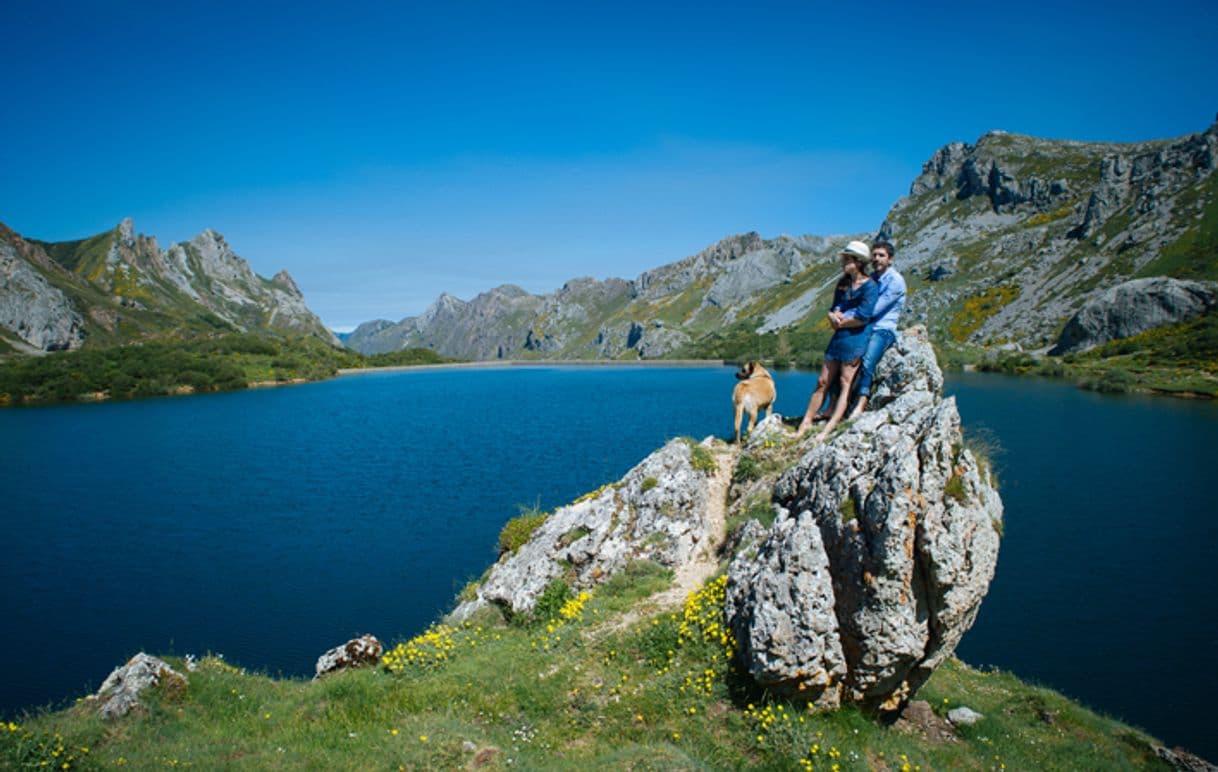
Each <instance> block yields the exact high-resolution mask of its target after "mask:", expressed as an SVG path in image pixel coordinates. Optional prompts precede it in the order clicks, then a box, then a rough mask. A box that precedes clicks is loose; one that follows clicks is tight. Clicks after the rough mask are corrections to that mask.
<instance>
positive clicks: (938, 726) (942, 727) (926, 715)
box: [893, 700, 956, 744]
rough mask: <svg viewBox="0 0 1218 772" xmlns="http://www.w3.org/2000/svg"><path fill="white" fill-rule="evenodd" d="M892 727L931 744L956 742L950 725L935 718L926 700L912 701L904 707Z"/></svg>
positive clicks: (954, 733)
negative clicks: (923, 738) (920, 737)
mask: <svg viewBox="0 0 1218 772" xmlns="http://www.w3.org/2000/svg"><path fill="white" fill-rule="evenodd" d="M893 726H894V727H895V728H896V729H899V730H901V731H903V732H909V733H911V734H919V735H922V736H923V737H925V738H926V740H927V741H928V742H931V743H936V744H937V743H948V742H955V741H956V732H955V730H954V729H953V728H952V725H951V724H949V723H948V722H946V721H944V720H943V719H941V718H939V717H938V716H936V715H935V711H934V710H933V709H932V708H931V707H930V703H929V702H927V701H926V700H914V701H913V702H911V703H909V704H908V705H906V706H905V709H904V710H902V711H901V717H900V718H898V719H897V720H896V723H895V724H893Z"/></svg>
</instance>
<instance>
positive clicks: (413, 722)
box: [0, 564, 1164, 770]
mask: <svg viewBox="0 0 1218 772" xmlns="http://www.w3.org/2000/svg"><path fill="white" fill-rule="evenodd" d="M664 581H665V577H664V575H663V572H662V571H657V570H656V569H655V568H654V566H648V565H647V564H643V565H641V566H639V567H638V569H637V570H636V572H635V574H634V575H633V576H631V577H626V578H624V579H621V580H617V579H615V580H611V581H610V582H609V583H608V584H606V585H604V586H603V587H601V588H599V589H598V590H597V591H596V592H594V593H593V594H592V595H591V597H587V596H585V597H584V599H583V600H580V599H579V598H575V599H568V601H566V602H565V605H564V606H563V607H562V608H560V609H559V611H558V615H557V616H556V617H554V618H550V619H548V620H547V621H546V622H545V623H543V624H541V625H538V626H534V627H515V626H507V627H486V626H482V627H480V626H476V625H472V624H471V625H463V626H456V627H449V628H443V629H441V628H432V629H431V630H430V631H428V632H427V633H424V634H422V635H420V636H419V637H417V638H416V639H413V640H412V641H408V642H403V643H402V648H401V649H400V651H407V650H412V651H415V652H421V653H422V656H421V657H419V658H418V659H415V660H412V662H411V664H404V665H402V666H400V667H398V668H397V670H398V672H397V673H392V672H389V671H388V670H387V669H385V668H367V669H363V670H357V671H352V672H346V673H339V674H336V675H332V676H327V677H326V678H324V679H322V680H320V681H316V682H314V681H305V680H295V679H273V678H268V677H266V676H264V675H260V674H253V673H245V672H243V671H239V670H237V669H236V668H233V667H232V666H231V665H228V664H227V663H225V662H223V660H220V659H217V658H214V657H210V658H206V659H204V660H203V661H202V663H201V664H200V666H199V668H198V669H197V670H196V671H195V672H191V673H187V676H188V678H189V684H188V686H187V687H186V688H185V689H180V690H163V691H161V690H157V689H153V690H151V691H150V692H148V693H146V696H145V702H146V704H147V708H146V709H145V710H143V711H140V712H137V713H134V714H132V715H130V716H128V717H126V718H123V719H119V720H116V721H111V722H104V721H102V720H101V719H99V718H97V717H96V716H95V715H94V706H93V705H90V704H89V703H87V702H84V703H79V704H76V705H74V706H73V707H70V708H68V709H66V710H61V711H57V712H50V713H47V712H44V713H40V714H37V715H34V716H27V717H23V718H20V719H16V720H15V721H14V724H13V725H12V728H10V727H9V726H7V725H5V726H3V727H2V728H0V765H6V766H14V767H15V766H18V765H19V764H23V763H24V764H32V765H34V766H37V765H38V763H39V762H40V761H43V760H46V761H48V762H53V763H55V764H56V766H57V767H58V766H59V765H61V764H62V763H64V759H66V758H67V756H68V755H69V754H70V755H71V757H72V758H71V761H70V762H68V763H69V768H76V767H83V768H110V767H115V766H126V767H130V768H133V769H149V768H164V767H174V766H177V767H187V766H189V767H193V768H196V769H216V768H223V767H241V768H252V769H267V768H274V769H298V768H311V769H342V770H346V769H351V770H355V769H398V768H403V767H404V768H407V769H434V768H454V767H458V768H460V767H473V766H478V765H484V766H486V767H488V768H492V769H505V768H520V769H571V768H586V767H594V768H601V769H618V768H623V767H634V768H646V769H664V768H683V769H684V768H704V769H739V768H743V767H758V768H766V769H788V768H799V767H800V766H801V760H802V762H806V763H810V764H811V765H813V767H814V768H816V769H830V768H831V766H832V765H834V764H837V765H839V768H840V769H842V770H899V769H903V768H906V767H905V765H906V764H908V765H909V766H908V768H909V769H914V768H921V769H978V770H981V769H1001V768H1006V769H1140V768H1141V769H1161V768H1164V766H1163V765H1162V764H1161V763H1160V762H1158V761H1157V760H1156V759H1155V758H1154V757H1153V755H1152V753H1151V752H1150V750H1149V743H1150V742H1151V741H1152V740H1151V738H1149V737H1147V736H1146V735H1145V734H1143V733H1142V732H1139V731H1138V730H1136V729H1132V728H1130V727H1128V726H1125V725H1123V724H1120V723H1119V722H1116V721H1113V720H1111V719H1108V718H1105V717H1103V716H1100V715H1098V714H1096V713H1093V712H1091V711H1089V710H1087V709H1085V708H1083V707H1082V706H1080V705H1078V704H1077V703H1074V702H1071V701H1070V700H1068V699H1066V698H1064V697H1062V696H1061V695H1060V694H1057V693H1056V692H1053V691H1052V690H1049V689H1044V688H1040V687H1036V686H1030V685H1028V684H1025V683H1023V682H1021V681H1019V680H1018V679H1017V678H1015V677H1014V676H1012V675H1010V674H1007V673H1002V672H980V671H977V670H973V669H972V668H969V667H967V666H966V665H964V664H962V663H960V662H958V661H955V660H951V661H949V662H947V663H946V664H945V665H944V666H942V667H941V668H939V670H938V671H937V672H936V673H935V674H934V676H932V678H931V679H930V681H929V682H928V683H927V684H926V686H925V687H924V688H923V690H922V692H921V694H920V695H919V696H920V697H923V698H925V699H927V700H929V701H930V702H931V704H932V705H933V706H934V707H935V709H936V710H937V711H938V712H940V713H945V712H946V711H947V710H948V709H950V708H952V707H956V706H959V705H967V706H968V707H971V708H973V709H974V710H977V711H979V712H980V713H982V714H983V716H984V718H983V719H982V720H981V721H980V722H979V723H978V724H976V725H975V726H973V727H967V728H962V729H961V730H960V731H959V734H960V741H959V742H956V743H947V744H942V745H932V744H930V743H928V742H926V741H924V740H922V739H920V738H919V737H918V736H916V735H912V734H905V733H902V732H901V731H898V730H896V729H894V728H892V727H890V726H888V725H885V724H883V723H880V722H877V721H876V720H874V719H872V718H871V717H869V716H868V715H866V714H864V713H862V712H860V711H858V710H855V709H852V708H847V709H843V710H838V711H835V712H832V713H824V714H813V713H810V712H808V711H807V710H805V709H804V708H803V707H802V706H801V705H799V704H797V703H794V702H790V701H787V700H783V699H775V698H773V697H770V696H767V695H766V694H765V693H763V692H760V691H757V690H756V689H753V688H751V687H749V686H748V684H747V680H746V679H744V678H743V677H742V675H741V674H740V673H739V672H738V670H737V669H736V667H735V666H734V665H733V664H732V663H731V662H730V661H729V660H728V658H727V656H728V653H729V651H730V649H731V646H730V639H729V644H728V645H725V644H724V643H723V638H722V635H723V634H722V633H721V632H720V631H721V630H722V629H723V628H722V622H723V612H722V578H720V579H718V580H715V581H712V582H710V583H708V585H707V586H706V587H705V588H704V589H703V590H702V591H701V592H699V593H698V594H697V595H695V596H694V597H693V598H691V599H690V600H689V601H688V602H687V603H686V605H685V607H684V608H683V609H680V610H677V611H675V612H672V613H669V612H661V613H658V614H654V615H652V616H643V617H642V618H641V619H639V620H638V621H637V622H636V623H634V624H632V625H629V626H626V627H624V628H622V627H617V626H616V625H614V624H611V623H613V622H614V620H616V619H617V618H618V617H617V616H616V614H617V613H618V610H620V609H622V608H628V607H630V604H632V603H634V602H637V600H638V599H639V598H641V597H644V596H643V595H641V594H640V589H641V588H642V589H646V590H650V589H652V588H655V587H659V586H662V584H663V583H664ZM565 612H571V613H570V615H569V616H568V615H566V613H565ZM411 647H413V648H411ZM441 652H443V653H444V656H438V654H439V653H441ZM169 662H170V663H171V664H172V665H173V666H174V667H175V668H177V669H179V670H184V667H183V666H184V663H183V662H182V661H181V660H179V659H174V658H170V660H169ZM59 748H62V749H63V750H62V751H59V755H57V756H52V755H50V754H52V753H54V752H56V751H57V750H58V749H59ZM84 749H87V751H86V750H84Z"/></svg>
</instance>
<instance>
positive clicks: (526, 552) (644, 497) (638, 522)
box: [452, 440, 721, 621]
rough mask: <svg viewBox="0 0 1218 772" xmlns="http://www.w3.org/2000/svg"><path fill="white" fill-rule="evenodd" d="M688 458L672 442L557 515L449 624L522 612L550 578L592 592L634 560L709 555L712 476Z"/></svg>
mask: <svg viewBox="0 0 1218 772" xmlns="http://www.w3.org/2000/svg"><path fill="white" fill-rule="evenodd" d="M708 452H709V451H708ZM692 456H693V450H692V448H691V446H690V445H689V444H688V443H687V442H685V441H683V440H673V441H671V442H669V443H668V444H667V445H665V446H664V447H662V448H660V449H659V450H657V451H656V452H654V453H652V454H651V455H650V456H648V457H647V458H645V459H643V461H642V462H640V463H639V464H638V466H636V467H634V468H633V469H631V470H630V471H629V472H627V473H626V476H625V477H623V478H622V479H621V480H620V481H619V482H618V483H616V484H614V485H610V486H606V487H605V488H603V489H601V490H600V491H597V492H595V493H593V494H591V495H590V496H588V497H586V498H584V499H581V500H579V501H576V502H575V503H572V504H569V505H567V506H565V507H560V508H558V509H557V510H555V511H554V513H553V514H552V515H550V516H549V517H548V518H547V519H546V520H545V522H543V523H542V524H541V526H540V527H538V529H537V530H536V531H535V532H534V533H533V535H532V537H531V538H530V539H529V541H528V542H527V543H525V544H524V545H523V546H522V547H520V549H519V550H518V551H516V552H515V553H513V554H508V555H504V556H503V557H502V558H500V560H499V561H498V562H497V563H495V565H494V566H492V567H491V570H490V572H489V573H488V575H487V577H486V579H485V580H484V581H483V582H482V583H481V584H480V585H479V586H478V589H477V595H476V597H475V598H474V599H472V600H469V601H466V602H464V603H462V604H460V605H459V606H458V607H457V608H456V609H455V610H454V611H453V613H452V618H453V619H454V620H456V621H461V620H464V619H466V618H468V617H469V616H470V615H471V614H473V613H474V612H475V611H477V610H478V609H480V608H483V607H485V606H487V605H488V604H495V605H498V606H501V607H503V608H505V609H510V610H511V611H512V612H514V613H524V612H528V611H530V610H532V608H533V606H534V605H535V604H536V602H537V599H538V597H539V596H540V595H541V593H542V591H543V590H544V589H545V588H546V585H548V584H549V583H550V582H552V581H554V580H555V579H564V580H565V581H567V583H568V585H569V586H571V587H573V588H575V589H591V588H592V587H595V586H596V585H598V584H600V583H602V582H604V581H605V580H607V579H608V578H609V577H611V576H613V575H614V574H616V573H617V572H619V571H620V570H622V569H623V568H625V567H626V566H627V565H628V564H629V563H631V562H632V561H636V560H653V561H655V562H657V563H660V564H661V565H664V566H668V567H670V568H674V569H676V568H679V567H680V566H683V565H685V564H688V563H690V562H691V561H692V560H694V558H695V555H697V554H698V553H700V552H701V553H709V552H710V551H713V549H714V548H715V546H716V545H717V540H718V538H719V536H720V534H718V533H715V532H714V527H713V524H712V522H711V519H710V518H708V517H707V516H706V513H707V511H708V508H709V506H710V500H711V497H712V495H716V493H715V491H714V486H713V476H712V475H711V474H708V473H707V472H706V471H703V470H700V469H697V468H695V466H694V464H693V462H692ZM719 495H721V493H720V494H719Z"/></svg>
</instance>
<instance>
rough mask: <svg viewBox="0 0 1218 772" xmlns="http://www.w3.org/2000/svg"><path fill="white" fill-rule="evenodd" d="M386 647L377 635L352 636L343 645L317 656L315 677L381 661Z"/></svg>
mask: <svg viewBox="0 0 1218 772" xmlns="http://www.w3.org/2000/svg"><path fill="white" fill-rule="evenodd" d="M383 651H384V647H383V646H381V642H380V641H379V640H377V638H376V636H375V635H361V636H360V637H359V638H352V639H351V640H349V641H347V642H346V643H344V644H343V645H342V646H335V647H334V648H333V649H330V650H329V651H327V652H326V653H325V654H322V655H321V656H320V657H318V658H317V665H316V666H315V667H314V673H315V675H314V676H313V677H314V678H321V677H322V676H324V675H325V674H327V673H336V672H338V671H340V670H350V669H352V668H357V667H365V666H367V665H375V664H376V663H378V662H380V661H381V653H382V652H383Z"/></svg>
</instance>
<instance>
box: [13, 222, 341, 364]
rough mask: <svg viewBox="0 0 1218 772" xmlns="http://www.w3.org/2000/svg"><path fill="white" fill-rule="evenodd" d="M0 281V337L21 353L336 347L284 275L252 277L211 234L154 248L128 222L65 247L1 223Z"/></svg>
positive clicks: (243, 263) (149, 239) (151, 240)
mask: <svg viewBox="0 0 1218 772" xmlns="http://www.w3.org/2000/svg"><path fill="white" fill-rule="evenodd" d="M0 278H2V279H3V282H0V340H3V341H4V342H7V343H8V344H9V345H10V346H11V347H12V348H15V349H17V350H19V351H55V350H70V349H76V348H80V347H81V346H82V345H85V344H86V342H92V341H97V342H99V343H122V342H129V341H133V340H140V339H144V338H148V337H155V336H157V335H163V334H167V333H193V334H197V333H209V332H217V331H258V330H275V331H280V332H292V333H302V334H307V335H313V336H316V337H318V338H320V339H322V340H325V341H326V342H328V343H332V344H334V345H338V340H337V339H336V338H334V336H333V334H332V333H330V331H329V330H327V329H326V328H325V326H324V325H323V324H322V323H321V320H320V319H318V318H317V316H316V315H315V314H314V313H313V312H312V311H310V310H309V308H308V306H307V305H306V304H305V300H304V296H303V295H302V294H301V292H300V288H299V287H297V286H296V282H295V281H293V280H292V277H291V276H290V275H289V274H288V273H287V271H280V272H279V273H278V274H276V275H275V277H274V278H272V279H266V278H263V277H261V276H258V275H257V274H255V273H254V272H253V270H252V269H251V268H250V266H249V263H247V262H246V261H245V260H243V259H242V258H241V257H239V256H238V255H237V254H236V253H235V252H233V250H232V248H231V247H230V246H229V245H228V243H227V242H226V241H225V240H224V237H223V236H221V235H220V234H218V233H216V232H215V231H213V230H210V229H208V230H205V231H203V232H202V233H200V234H199V235H198V236H196V237H194V238H193V239H191V240H190V241H188V242H182V243H178V244H171V245H170V246H169V247H168V248H167V249H161V248H160V247H159V246H158V245H157V241H156V239H155V238H154V237H151V236H145V235H143V234H136V232H135V227H134V224H133V223H132V221H131V220H130V219H127V220H123V221H122V222H121V223H119V225H118V226H117V227H116V228H114V230H112V231H108V232H106V233H102V234H99V235H97V236H93V237H92V238H88V239H83V240H80V241H68V242H42V241H36V240H33V239H26V238H23V237H22V236H20V235H18V234H17V233H15V232H14V231H12V230H11V229H9V228H8V227H6V226H4V225H0Z"/></svg>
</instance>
